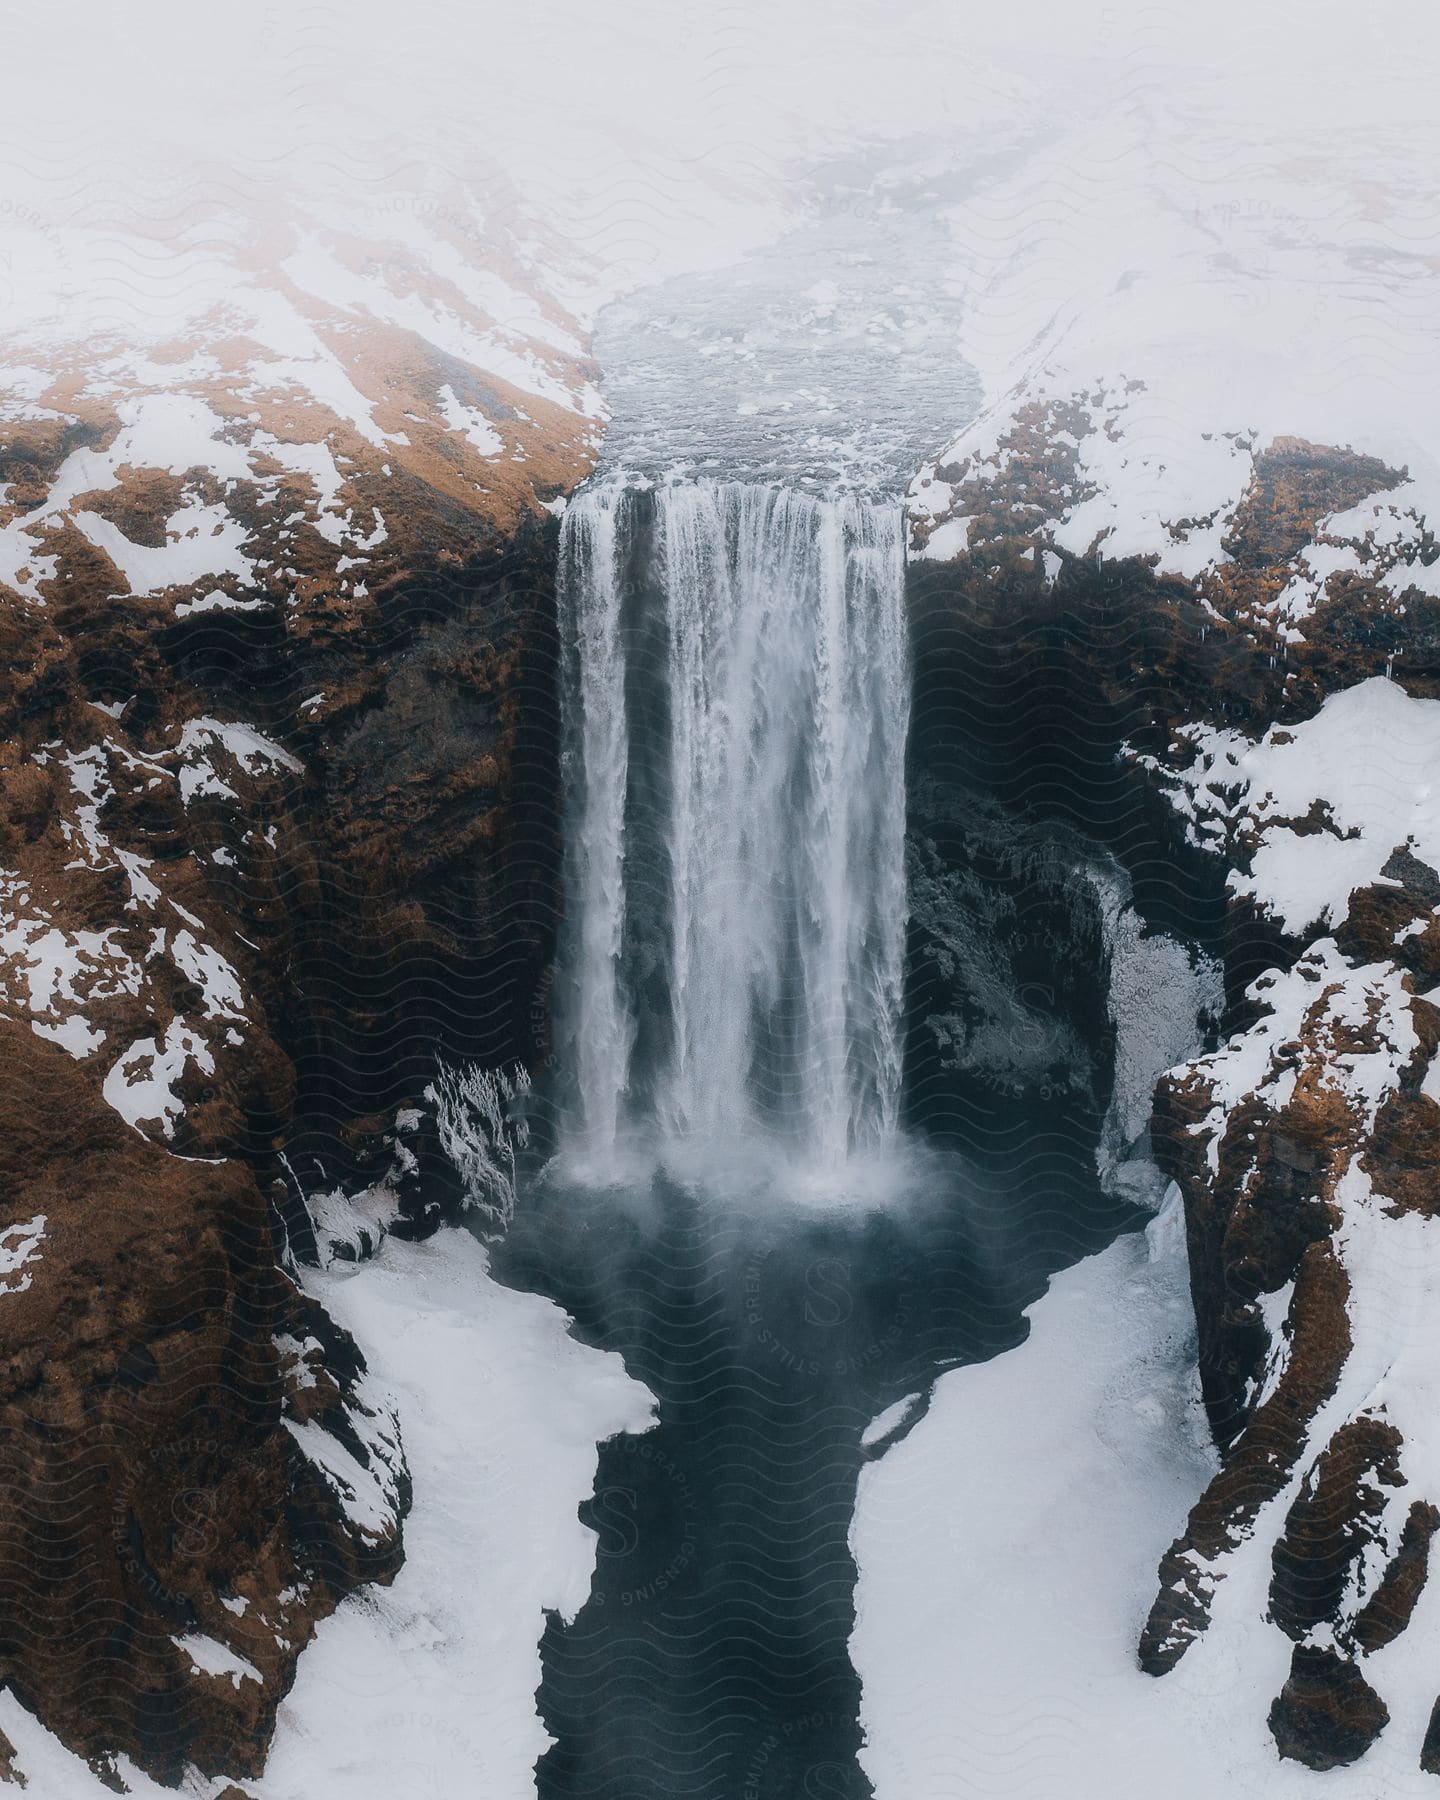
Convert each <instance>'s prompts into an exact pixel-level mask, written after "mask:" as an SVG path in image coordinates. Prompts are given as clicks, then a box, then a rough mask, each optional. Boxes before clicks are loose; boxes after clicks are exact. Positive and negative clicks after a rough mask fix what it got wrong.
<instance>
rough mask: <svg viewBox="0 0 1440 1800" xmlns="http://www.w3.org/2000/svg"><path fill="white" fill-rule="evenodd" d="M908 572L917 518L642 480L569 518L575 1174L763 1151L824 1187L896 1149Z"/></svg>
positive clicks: (716, 486) (888, 510)
mask: <svg viewBox="0 0 1440 1800" xmlns="http://www.w3.org/2000/svg"><path fill="white" fill-rule="evenodd" d="M632 570H633V571H637V573H635V574H633V575H632V574H631V571H632ZM904 571H905V559H904V538H903V519H902V515H901V512H900V509H899V507H898V506H882V505H874V504H870V503H867V502H866V501H864V500H861V499H859V498H856V497H853V496H850V497H844V498H833V499H822V498H817V497H815V496H813V495H809V494H803V493H799V492H795V491H792V490H788V489H783V488H773V487H762V486H756V485H750V484H745V483H739V482H698V483H677V484H672V485H666V486H660V487H655V488H651V487H650V486H649V484H647V483H639V482H626V481H624V480H621V481H617V482H611V483H607V484H604V485H600V486H597V487H595V488H593V489H591V490H590V491H589V492H587V493H585V494H582V495H581V496H579V497H578V498H577V499H576V500H575V501H574V502H572V504H571V506H570V508H569V510H568V512H567V514H566V519H565V527H564V533H563V539H562V594H563V614H564V630H565V647H566V658H567V670H566V728H567V750H568V754H567V768H568V770H569V775H570V788H571V808H572V828H571V832H570V837H569V843H570V862H571V868H570V884H571V889H570V891H571V895H572V906H573V907H574V909H575V913H576V917H575V918H574V919H573V921H572V926H571V932H572V939H571V944H572V948H571V958H570V960H571V968H570V976H571V987H572V993H571V997H570V1010H569V1020H570V1035H571V1037H572V1039H573V1061H572V1067H573V1068H574V1070H575V1077H576V1088H577V1095H576V1108H575V1119H574V1130H573V1138H574V1141H575V1143H576V1145H577V1147H583V1149H584V1150H585V1151H587V1152H588V1153H590V1154H592V1155H595V1154H598V1155H599V1156H600V1157H601V1158H602V1159H603V1157H604V1155H605V1153H606V1152H607V1151H609V1150H611V1149H613V1148H614V1146H615V1144H616V1141H617V1136H618V1135H621V1134H623V1133H624V1132H625V1130H626V1129H627V1128H630V1129H633V1130H635V1131H636V1132H638V1133H640V1134H642V1135H649V1136H653V1135H658V1136H659V1137H660V1138H661V1139H663V1140H666V1141H669V1140H674V1139H690V1138H698V1139H700V1140H702V1141H711V1140H719V1139H723V1138H727V1137H730V1136H733V1135H737V1134H738V1135H743V1136H752V1135H757V1134H769V1135H772V1136H778V1137H781V1138H784V1139H786V1140H788V1141H789V1142H790V1143H792V1144H793V1145H794V1146H795V1147H796V1148H797V1149H798V1150H799V1151H800V1152H801V1153H802V1154H803V1155H804V1156H805V1157H806V1158H807V1159H809V1160H811V1161H813V1162H815V1163H818V1164H819V1165H821V1166H822V1167H831V1166H834V1165H835V1164H837V1163H839V1162H841V1161H843V1160H844V1158H845V1157H846V1155H847V1154H848V1153H849V1152H851V1151H852V1150H856V1149H861V1148H873V1147H877V1146H880V1145H883V1144H884V1142H885V1141H886V1140H887V1139H888V1138H889V1137H890V1136H891V1135H892V1134H893V1132H894V1129H895V1123H896V1113H897V1107H898V1100H899V1088H900V1037H899V1032H900V1008H901V1000H902V964H903V954H904V936H905V885H904V817H905V794H904V750H905V735H906V728H907V724H908V711H909V679H908V667H907V655H906V641H905V616H904V604H903V601H904V593H903V589H904ZM647 643H657V644H658V646H659V648H658V649H657V650H655V651H654V653H653V654H646V653H645V650H644V646H645V645H646V644H647ZM627 647H628V650H629V653H628V654H627ZM657 726H658V729H657ZM647 758H648V761H649V762H650V763H651V764H653V766H654V769H655V776H656V778H655V779H653V780H648V781H647V780H643V779H641V778H640V772H641V769H642V766H643V765H644V764H645V762H646V761H647ZM642 843H654V844H656V845H657V846H659V851H660V854H659V856H658V858H657V859H643V858H640V857H638V856H637V855H636V853H635V850H634V846H636V845H638V844H642ZM652 861H653V863H654V866H653V867H652V866H651V863H652ZM657 964H658V965H659V967H660V968H661V970H662V971H663V979H662V980H661V982H660V983H659V986H658V990H657V989H656V987H655V982H654V972H655V968H656V966H657ZM647 984H648V987H649V989H650V990H651V991H658V992H659V993H660V994H661V995H662V996H663V997H662V999H661V1000H660V1001H659V1002H658V1004H655V1003H652V1004H650V1006H649V1011H650V1013H651V1014H654V1015H656V1016H653V1017H649V1018H648V1019H647V1018H645V1017H643V1016H642V1015H644V1014H645V1012H646V1004H645V1003H644V1002H643V1001H642V997H641V990H642V988H645V987H646V986H647Z"/></svg>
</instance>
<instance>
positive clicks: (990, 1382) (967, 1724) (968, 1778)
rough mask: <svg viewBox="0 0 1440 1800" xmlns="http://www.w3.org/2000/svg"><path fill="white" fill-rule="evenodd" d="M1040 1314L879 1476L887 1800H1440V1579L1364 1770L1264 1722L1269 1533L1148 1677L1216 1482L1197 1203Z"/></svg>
mask: <svg viewBox="0 0 1440 1800" xmlns="http://www.w3.org/2000/svg"><path fill="white" fill-rule="evenodd" d="M1392 1273H1393V1271H1392ZM1030 1319H1031V1331H1030V1336H1029V1338H1028V1339H1027V1340H1026V1342H1025V1343H1024V1344H1023V1345H1022V1346H1021V1347H1020V1348H1019V1349H1018V1350H1015V1351H1012V1352H1011V1353H1010V1354H1008V1355H1006V1356H1002V1357H999V1358H997V1359H996V1360H995V1361H994V1362H991V1363H987V1364H984V1365H981V1366H979V1367H971V1368H964V1369H957V1370H955V1371H953V1372H952V1373H951V1374H948V1375H946V1376H944V1377H942V1379H941V1380H940V1382H939V1383H938V1385H937V1387H936V1390H935V1395H934V1398H933V1400H932V1402H931V1405H930V1407H929V1410H928V1411H927V1412H926V1413H925V1414H924V1415H923V1416H922V1417H921V1418H920V1420H919V1421H918V1423H917V1424H916V1425H915V1426H914V1427H913V1429H912V1430H911V1431H910V1432H909V1433H908V1435H906V1436H904V1437H903V1438H901V1439H900V1441H899V1442H897V1443H896V1444H895V1445H894V1446H893V1447H892V1448H890V1449H889V1450H887V1451H886V1452H885V1454H884V1455H883V1457H881V1458H880V1460H879V1461H877V1462H875V1463H873V1464H871V1465H870V1466H869V1467H868V1468H866V1469H865V1470H864V1471H863V1473H862V1475H861V1481H860V1498H859V1505H858V1507H857V1511H856V1516H855V1522H854V1526H853V1529H852V1537H851V1542H852V1547H853V1549H854V1552H855V1556H856V1560H857V1563H858V1565H859V1569H860V1580H859V1587H858V1590H857V1624H856V1629H855V1634H854V1637H853V1639H852V1643H851V1650H852V1655H853V1657H854V1660H855V1663H856V1666H857V1668H858V1669H859V1671H860V1675H861V1678H862V1681H863V1683H864V1699H863V1702H862V1719H863V1722H864V1725H865V1729H866V1733H867V1738H868V1745H867V1748H866V1749H865V1750H863V1751H862V1752H861V1761H862V1763H863V1764H864V1767H865V1769H866V1772H867V1773H868V1774H869V1776H870V1778H871V1780H872V1782H873V1783H874V1785H875V1791H876V1795H877V1800H995V1797H997V1796H1000V1795H1004V1796H1006V1800H1154V1797H1155V1796H1157V1795H1162V1794H1163V1795H1169V1796H1174V1800H1240V1797H1242V1796H1252V1795H1253V1796H1257V1797H1258V1796H1262V1795H1263V1796H1266V1800H1278V1797H1282V1796H1283V1797H1284V1800H1321V1797H1323V1800H1377V1797H1378V1796H1379V1795H1382V1794H1383V1795H1385V1796H1386V1797H1387V1800H1390V1797H1392V1796H1393V1797H1394V1800H1403V1797H1405V1796H1411V1795H1413V1796H1415V1797H1416V1800H1420V1797H1421V1796H1425V1795H1429V1794H1430V1793H1431V1792H1432V1790H1433V1786H1434V1777H1433V1776H1430V1775H1425V1774H1422V1773H1421V1771H1420V1769H1419V1768H1418V1766H1417V1757H1418V1753H1419V1744H1420V1738H1421V1736H1422V1735H1423V1733H1424V1729H1425V1722H1426V1719H1427V1718H1428V1714H1429V1707H1430V1702H1431V1699H1432V1698H1433V1694H1432V1693H1431V1691H1430V1690H1431V1689H1432V1688H1433V1686H1434V1682H1433V1679H1432V1676H1433V1671H1434V1669H1435V1668H1436V1667H1437V1665H1440V1591H1437V1588H1436V1586H1435V1584H1433V1583H1432V1584H1430V1586H1429V1587H1428V1588H1427V1590H1426V1592H1425V1593H1424V1594H1423V1595H1422V1597H1421V1601H1420V1604H1419V1606H1418V1607H1417V1609H1416V1613H1415V1617H1414V1620H1413V1622H1412V1624H1411V1626H1410V1629H1409V1631H1408V1632H1406V1633H1405V1634H1404V1636H1403V1637H1401V1638H1400V1639H1399V1640H1398V1641H1397V1642H1396V1643H1395V1644H1393V1645H1392V1646H1390V1649H1389V1651H1388V1652H1386V1653H1382V1655H1384V1656H1385V1657H1386V1659H1387V1662H1388V1663H1389V1664H1390V1667H1389V1668H1387V1670H1386V1674H1387V1675H1388V1676H1391V1677H1392V1679H1393V1680H1394V1685H1393V1686H1392V1685H1387V1686H1386V1690H1385V1691H1386V1695H1387V1699H1388V1700H1389V1704H1390V1707H1391V1713H1392V1718H1391V1722H1390V1724H1389V1726H1388V1727H1387V1728H1386V1730H1385V1732H1384V1733H1383V1734H1382V1736H1381V1738H1380V1740H1379V1742H1378V1743H1377V1744H1376V1745H1375V1746H1374V1748H1373V1749H1372V1750H1371V1751H1370V1752H1369V1753H1368V1754H1367V1755H1366V1756H1365V1757H1364V1758H1362V1759H1361V1761H1360V1762H1358V1763H1356V1764H1355V1765H1353V1766H1352V1767H1351V1768H1348V1769H1336V1770H1332V1771H1329V1772H1328V1773H1326V1774H1323V1775H1320V1774H1315V1773H1313V1772H1311V1771H1310V1770H1308V1769H1304V1768H1301V1767H1300V1766H1299V1765H1298V1764H1296V1763H1293V1762H1282V1761H1281V1760H1280V1759H1279V1757H1278V1756H1277V1754H1276V1750H1275V1746H1274V1743H1273V1742H1272V1740H1271V1738H1270V1735H1269V1732H1268V1731H1267V1729H1266V1725H1265V1710H1266V1705H1267V1703H1268V1699H1269V1697H1270V1695H1272V1694H1274V1693H1276V1692H1278V1691H1279V1688H1280V1685H1281V1683H1282V1682H1283V1681H1284V1679H1285V1675H1286V1673H1287V1671H1288V1666H1289V1653H1290V1645H1289V1643H1288V1641H1287V1640H1286V1639H1284V1638H1283V1637H1282V1636H1281V1635H1280V1634H1279V1633H1278V1632H1276V1631H1274V1630H1272V1629H1271V1628H1270V1627H1268V1626H1266V1625H1265V1624H1264V1622H1263V1617H1262V1613H1263V1608H1264V1605H1265V1600H1266V1595H1267V1590H1268V1583H1269V1576H1270V1560H1269V1540H1268V1537H1267V1536H1266V1534H1265V1533H1263V1532H1257V1534H1256V1539H1257V1541H1256V1542H1254V1543H1252V1544H1250V1545H1248V1546H1246V1547H1245V1550H1246V1552H1247V1553H1248V1554H1242V1555H1241V1556H1238V1557H1237V1558H1236V1561H1235V1563H1234V1565H1233V1566H1232V1568H1231V1570H1230V1572H1229V1575H1228V1576H1227V1579H1226V1581H1225V1583H1224V1584H1223V1586H1222V1596H1223V1599H1222V1602H1221V1603H1220V1604H1218V1605H1217V1611H1216V1617H1215V1621H1214V1623H1213V1624H1212V1626H1211V1628H1210V1631H1209V1632H1208V1633H1207V1634H1206V1636H1205V1637H1204V1638H1202V1639H1200V1640H1199V1641H1198V1642H1197V1643H1196V1644H1195V1645H1194V1646H1193V1647H1192V1648H1191V1650H1190V1652H1189V1653H1188V1655H1187V1656H1186V1657H1185V1659H1184V1660H1183V1661H1182V1663H1181V1664H1180V1666H1179V1667H1178V1668H1177V1669H1175V1670H1174V1671H1173V1672H1172V1673H1171V1674H1169V1675H1166V1676H1165V1677H1163V1678H1162V1679H1160V1680H1156V1679H1153V1678H1152V1677H1150V1676H1148V1675H1145V1674H1142V1673H1141V1671H1140V1670H1139V1668H1138V1667H1137V1665H1136V1659H1135V1645H1136V1641H1137V1638H1138V1636H1139V1633H1140V1628H1141V1625H1142V1624H1143V1622H1144V1619H1145V1614H1146V1612H1147V1610H1148V1608H1149V1605H1150V1601H1151V1599H1152V1597H1153V1593H1154V1586H1155V1565H1156V1563H1157V1561H1158V1560H1159V1557H1160V1555H1161V1553H1162V1551H1164V1549H1165V1548H1166V1547H1167V1546H1168V1544H1169V1542H1170V1540H1171V1538H1172V1537H1173V1536H1174V1533H1175V1530H1176V1526H1177V1523H1178V1521H1179V1520H1181V1519H1182V1518H1183V1517H1184V1515H1185V1512H1186V1509H1187V1508H1188V1506H1189V1505H1190V1504H1191V1502H1192V1501H1194V1500H1195V1498H1196V1497H1197V1496H1198V1495H1199V1493H1200V1492H1201V1490H1202V1488H1203V1487H1204V1485H1205V1483H1206V1481H1207V1480H1208V1478H1209V1476H1210V1474H1211V1473H1212V1472H1213V1469H1214V1466H1215V1464H1214V1458H1213V1452H1212V1451H1211V1450H1210V1448H1209V1445H1208V1438H1207V1435H1206V1432H1205V1428H1204V1421H1203V1415H1202V1413H1201V1409H1200V1406H1199V1397H1198V1388H1197V1385H1196V1382H1195V1377H1194V1344H1193V1319H1192V1315H1191V1311H1190V1298H1189V1292H1188V1286H1187V1271H1186V1260H1185V1245H1184V1233H1183V1224H1182V1222H1181V1218H1180V1213H1179V1207H1178V1199H1175V1198H1172V1201H1171V1202H1170V1204H1169V1205H1167V1207H1166V1208H1165V1210H1164V1211H1163V1212H1162V1213H1161V1214H1160V1216H1159V1217H1158V1218H1157V1219H1156V1220H1155V1221H1154V1222H1153V1223H1152V1225H1151V1227H1150V1229H1149V1231H1148V1232H1147V1233H1146V1234H1145V1235H1144V1236H1138V1235H1137V1236H1132V1237H1126V1238H1122V1239H1120V1240H1119V1241H1118V1242H1117V1243H1115V1244H1114V1245H1112V1246H1111V1247H1110V1249H1108V1250H1107V1251H1105V1252H1104V1253H1103V1254H1101V1255H1100V1256H1097V1257H1092V1258H1090V1259H1089V1260H1088V1261H1086V1262H1083V1263H1080V1264H1079V1265H1077V1266H1076V1267H1075V1268H1073V1269H1069V1270H1067V1271H1066V1272H1065V1273H1064V1274H1062V1275H1059V1276H1057V1277H1056V1279H1055V1281H1054V1282H1053V1284H1052V1286H1051V1288H1050V1291H1049V1292H1048V1293H1047V1294H1046V1295H1045V1296H1044V1297H1043V1298H1042V1299H1041V1300H1039V1301H1038V1302H1037V1303H1036V1304H1035V1306H1034V1307H1033V1308H1032V1309H1031V1314H1030ZM1377 1660H1378V1659H1377ZM1407 1676H1408V1679H1407V1678H1406V1677H1407Z"/></svg>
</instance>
